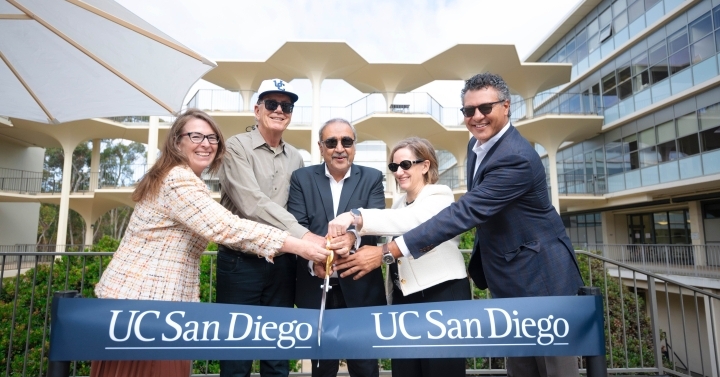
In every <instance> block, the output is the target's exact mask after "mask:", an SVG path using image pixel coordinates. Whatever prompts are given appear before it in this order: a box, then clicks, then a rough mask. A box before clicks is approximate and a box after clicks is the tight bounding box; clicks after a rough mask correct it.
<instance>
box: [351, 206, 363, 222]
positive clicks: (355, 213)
mask: <svg viewBox="0 0 720 377" xmlns="http://www.w3.org/2000/svg"><path fill="white" fill-rule="evenodd" d="M350 214H351V215H352V216H353V222H352V224H353V225H357V224H358V222H359V221H360V216H362V213H360V210H359V209H357V208H353V209H351V210H350Z"/></svg>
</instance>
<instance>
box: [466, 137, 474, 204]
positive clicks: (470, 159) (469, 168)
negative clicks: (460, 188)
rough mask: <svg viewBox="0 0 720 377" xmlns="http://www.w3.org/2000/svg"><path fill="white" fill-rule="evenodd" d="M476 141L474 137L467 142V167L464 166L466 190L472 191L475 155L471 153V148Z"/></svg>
mask: <svg viewBox="0 0 720 377" xmlns="http://www.w3.org/2000/svg"><path fill="white" fill-rule="evenodd" d="M476 141H477V140H476V139H475V138H474V137H471V138H470V141H469V142H468V151H467V156H468V159H467V166H466V170H467V172H466V174H465V176H466V177H467V189H468V191H469V190H472V186H473V177H474V176H475V161H476V160H477V155H476V154H475V152H473V150H472V148H473V146H474V145H475V143H476Z"/></svg>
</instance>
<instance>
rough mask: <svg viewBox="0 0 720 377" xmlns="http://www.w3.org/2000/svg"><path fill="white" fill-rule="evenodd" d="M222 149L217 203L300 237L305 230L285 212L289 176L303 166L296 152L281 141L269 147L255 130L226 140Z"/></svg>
mask: <svg viewBox="0 0 720 377" xmlns="http://www.w3.org/2000/svg"><path fill="white" fill-rule="evenodd" d="M226 148H227V151H226V153H225V157H224V158H223V162H222V165H221V166H220V170H219V172H218V179H219V181H220V204H222V205H223V206H224V207H225V208H227V209H228V210H229V211H230V212H232V213H234V214H235V215H237V216H239V217H241V218H244V219H248V220H253V221H257V222H259V223H261V224H267V225H272V226H274V227H276V228H280V229H281V230H286V231H288V232H289V233H290V235H292V236H294V237H297V238H302V236H303V235H304V234H305V233H307V232H308V230H307V229H306V228H305V227H303V226H302V225H300V224H298V222H297V220H295V216H293V215H291V214H290V213H289V212H288V211H287V210H286V209H285V208H286V206H287V201H288V194H289V192H290V175H291V174H292V172H293V171H295V170H297V169H299V168H301V167H303V165H304V164H303V159H302V156H301V155H300V153H299V152H298V150H297V149H295V147H293V146H292V145H290V144H287V143H285V142H284V141H280V145H279V146H277V147H276V148H273V147H271V146H269V145H268V144H267V143H266V142H265V139H264V138H263V137H262V135H261V134H260V131H259V130H258V129H257V127H255V129H253V130H252V131H250V132H247V133H244V134H237V135H235V136H232V137H230V138H229V139H228V140H227V142H226Z"/></svg>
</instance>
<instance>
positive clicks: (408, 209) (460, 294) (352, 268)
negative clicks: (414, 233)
mask: <svg viewBox="0 0 720 377" xmlns="http://www.w3.org/2000/svg"><path fill="white" fill-rule="evenodd" d="M390 156H391V158H390V161H391V163H390V164H389V165H388V168H389V169H390V171H391V172H393V175H394V176H395V179H396V181H397V183H398V185H399V186H400V188H402V189H403V190H405V192H406V193H405V195H402V196H401V197H399V198H398V199H397V200H396V201H395V202H394V203H393V206H392V208H391V209H363V208H357V209H352V210H351V211H350V212H346V213H344V214H341V215H339V216H337V217H336V218H335V219H334V220H333V221H331V222H330V224H329V226H328V233H329V234H331V235H339V234H344V233H345V232H346V231H347V229H348V228H349V227H351V226H353V225H354V226H355V229H356V231H358V233H359V234H360V236H364V235H377V236H392V237H397V236H401V235H403V234H404V233H405V232H407V231H409V230H411V229H413V228H415V227H416V226H418V225H420V224H422V223H423V222H425V221H427V220H429V219H430V218H431V217H433V216H434V215H435V214H437V213H438V212H440V210H442V209H443V208H445V207H447V206H449V205H450V204H451V203H452V202H453V201H454V197H453V193H452V190H450V188H449V187H447V186H445V185H437V184H435V183H436V182H437V181H438V176H439V174H438V162H437V157H436V155H435V149H434V148H433V146H432V144H430V142H429V141H427V140H425V139H421V138H417V137H411V138H407V139H404V140H402V141H400V142H399V143H398V144H397V145H395V147H394V148H393V150H392V152H391V153H390ZM458 243H459V241H458V239H457V238H455V239H452V240H450V241H446V242H444V243H442V244H440V245H438V246H437V247H436V248H434V249H433V250H431V251H429V252H427V253H426V254H425V255H424V256H423V257H422V258H419V259H414V258H413V257H412V255H410V254H408V255H404V256H402V257H399V258H398V259H397V260H395V258H394V257H393V255H392V254H390V253H389V252H388V250H387V247H386V245H383V247H374V246H365V247H363V248H362V249H361V250H359V251H358V252H357V253H355V254H354V255H352V256H349V257H346V258H341V259H339V260H338V261H337V262H336V265H335V268H336V269H337V270H339V271H343V270H344V271H343V273H342V274H341V276H343V277H345V276H350V275H355V278H360V277H361V276H363V275H364V274H366V273H367V272H369V271H371V270H373V269H375V268H378V267H380V265H381V264H382V263H383V262H385V263H387V265H388V270H387V271H388V273H387V277H386V280H385V285H386V288H387V291H386V292H387V296H388V303H390V304H392V305H397V304H414V303H423V302H437V301H454V300H469V299H470V298H471V292H470V282H469V280H468V277H467V272H466V267H465V262H464V260H463V256H462V254H461V253H460V250H458ZM392 375H393V377H406V376H407V377H410V376H413V377H414V376H423V377H432V376H442V377H452V376H465V359H463V358H454V359H393V360H392Z"/></svg>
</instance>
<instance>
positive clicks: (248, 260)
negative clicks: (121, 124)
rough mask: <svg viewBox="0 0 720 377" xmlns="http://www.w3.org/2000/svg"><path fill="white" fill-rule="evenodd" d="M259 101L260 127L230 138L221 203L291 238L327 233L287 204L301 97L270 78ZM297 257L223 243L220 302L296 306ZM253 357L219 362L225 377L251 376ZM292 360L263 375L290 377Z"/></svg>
mask: <svg viewBox="0 0 720 377" xmlns="http://www.w3.org/2000/svg"><path fill="white" fill-rule="evenodd" d="M258 93H259V95H258V101H257V104H255V119H256V121H257V125H256V126H254V127H253V129H252V130H251V131H250V132H247V133H244V134H238V135H235V136H232V137H230V138H229V139H228V140H227V143H226V147H227V152H226V154H225V157H224V158H223V163H222V166H221V168H220V171H219V173H218V178H219V180H220V195H221V196H220V203H221V204H222V205H223V206H224V207H225V208H227V209H228V210H230V211H231V212H232V213H234V214H235V215H237V216H239V217H241V218H245V219H249V220H253V221H257V222H259V223H262V224H268V225H272V226H275V227H277V228H280V229H283V230H286V231H288V232H289V233H290V234H291V235H292V236H294V237H298V238H304V239H310V240H315V241H317V242H318V244H320V245H322V246H323V247H324V246H325V239H324V238H323V237H320V236H317V235H314V234H312V233H310V232H309V231H308V230H307V229H306V228H305V227H303V226H301V225H300V224H298V222H297V220H295V217H294V216H293V215H291V214H290V213H289V212H288V211H287V210H286V209H285V208H286V205H287V200H288V192H289V186H290V175H291V174H292V172H293V171H295V170H296V169H299V168H301V167H303V159H302V157H301V156H300V153H299V152H298V150H297V149H295V148H294V147H293V146H292V145H290V144H287V143H285V142H284V141H283V139H282V135H283V131H285V129H286V128H287V127H288V125H289V124H290V120H291V119H292V112H293V107H294V105H295V102H296V101H297V100H298V96H297V94H295V93H294V92H293V90H292V88H291V86H290V84H289V83H287V82H285V81H283V80H280V79H272V80H265V81H263V82H262V84H260V88H259V89H258ZM295 264H296V263H295V257H294V256H293V255H276V256H275V257H274V260H273V263H271V262H269V261H267V260H265V259H261V258H258V257H257V256H256V255H254V254H251V253H246V251H245V250H235V249H231V248H229V247H226V246H224V245H220V246H219V248H218V261H217V302H220V303H230V304H243V305H259V306H278V307H293V304H294V298H295V297H294V295H295ZM251 369H252V360H224V361H220V376H223V377H225V376H227V377H230V376H232V377H240V376H250V372H251ZM289 372H290V371H289V365H288V361H287V360H262V361H261V362H260V375H261V376H263V377H265V376H283V377H285V376H287V375H288V373H289Z"/></svg>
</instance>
